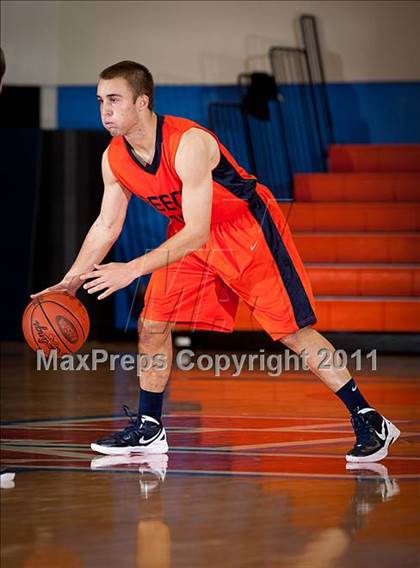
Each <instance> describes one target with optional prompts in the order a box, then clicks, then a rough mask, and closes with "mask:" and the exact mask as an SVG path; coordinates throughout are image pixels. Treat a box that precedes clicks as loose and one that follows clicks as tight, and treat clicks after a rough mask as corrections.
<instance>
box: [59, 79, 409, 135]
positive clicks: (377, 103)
mask: <svg viewBox="0 0 420 568" xmlns="http://www.w3.org/2000/svg"><path fill="white" fill-rule="evenodd" d="M327 91H328V98H329V101H330V106H331V112H332V117H333V122H334V130H335V136H336V140H337V142H339V143H376V144H381V143H415V142H417V143H418V142H420V82H399V83H392V82H389V83H329V84H328V86H327ZM95 93H96V87H95V86H86V87H70V86H69V87H59V89H58V127H59V128H71V129H96V128H101V124H100V121H99V113H98V106H97V102H96V97H95ZM155 100H156V104H155V108H156V110H157V112H159V113H161V114H174V115H178V116H184V117H188V118H191V119H192V120H195V121H197V122H199V123H201V124H203V125H204V126H207V125H208V105H209V103H210V102H220V101H224V102H233V101H239V100H240V91H239V88H238V87H237V86H236V85H230V86H229V85H219V86H217V85H202V86H199V85H183V86H170V85H165V86H163V85H162V86H157V87H156V96H155Z"/></svg>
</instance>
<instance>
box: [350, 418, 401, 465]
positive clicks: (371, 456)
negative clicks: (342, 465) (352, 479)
mask: <svg viewBox="0 0 420 568" xmlns="http://www.w3.org/2000/svg"><path fill="white" fill-rule="evenodd" d="M351 423H352V426H353V429H354V433H355V434H356V444H355V446H354V448H353V449H352V450H351V451H350V452H349V453H348V454H347V455H346V460H347V461H348V462H377V461H380V460H383V459H384V458H385V457H386V456H387V455H388V448H389V446H390V445H391V444H393V443H394V442H395V440H397V438H398V436H399V435H400V431H399V430H398V428H397V427H396V426H394V424H392V422H390V421H389V420H387V419H386V418H384V417H383V416H381V415H380V414H379V413H378V412H376V410H374V409H373V408H362V410H359V412H354V413H353V414H352V415H351Z"/></svg>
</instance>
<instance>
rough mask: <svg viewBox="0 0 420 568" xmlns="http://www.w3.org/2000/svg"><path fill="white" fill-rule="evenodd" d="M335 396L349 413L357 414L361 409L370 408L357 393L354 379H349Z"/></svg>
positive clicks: (360, 394)
mask: <svg viewBox="0 0 420 568" xmlns="http://www.w3.org/2000/svg"><path fill="white" fill-rule="evenodd" d="M335 394H336V395H337V396H338V398H339V399H340V400H341V401H342V402H343V403H344V404H345V405H346V406H347V408H348V410H349V412H350V413H352V412H358V411H359V410H361V409H362V408H370V405H369V403H368V402H367V400H366V399H365V398H364V396H363V395H362V393H361V392H360V391H359V388H358V386H357V385H356V383H355V382H354V379H350V380H349V381H348V382H347V383H346V384H345V385H344V386H342V387H341V389H339V390H338V391H337V392H336V393H335Z"/></svg>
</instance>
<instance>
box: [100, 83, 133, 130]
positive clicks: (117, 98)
mask: <svg viewBox="0 0 420 568" xmlns="http://www.w3.org/2000/svg"><path fill="white" fill-rule="evenodd" d="M96 95H97V99H98V102H99V108H100V112H101V120H102V124H103V125H104V127H105V128H106V129H107V130H108V132H109V133H110V134H111V136H121V135H124V134H127V132H129V131H130V130H131V129H132V128H133V127H135V125H136V123H137V121H138V113H137V109H136V105H135V103H134V100H133V93H132V91H131V90H130V87H129V85H128V83H127V81H126V80H125V79H122V78H116V79H101V80H100V81H99V83H98V88H97V92H96Z"/></svg>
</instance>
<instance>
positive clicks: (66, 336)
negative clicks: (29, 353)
mask: <svg viewBox="0 0 420 568" xmlns="http://www.w3.org/2000/svg"><path fill="white" fill-rule="evenodd" d="M89 329H90V321H89V314H88V312H87V310H86V308H85V306H84V305H83V304H82V302H81V301H80V300H78V299H77V298H75V297H74V296H72V295H71V294H68V293H67V292H47V293H45V294H42V296H39V297H38V298H35V299H33V300H32V302H31V303H30V304H28V306H27V307H26V309H25V311H24V313H23V317H22V330H23V335H24V337H25V340H26V343H27V344H28V345H29V347H30V348H31V349H33V350H34V351H37V350H38V349H42V350H43V351H44V353H45V354H46V355H48V354H49V353H50V351H52V350H53V349H56V350H57V355H58V356H59V357H60V356H62V355H66V354H68V353H75V352H76V351H78V350H79V349H80V348H81V347H82V345H83V344H84V343H85V341H86V339H87V337H88V335H89Z"/></svg>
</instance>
